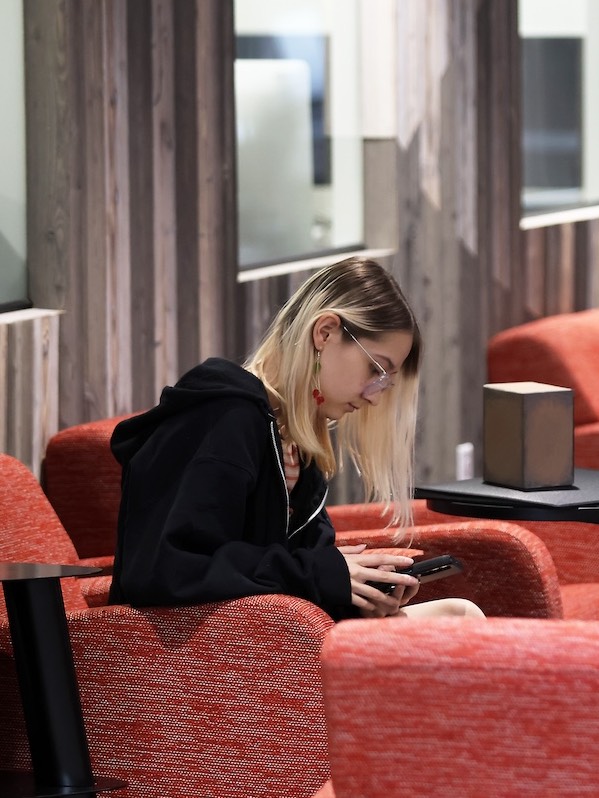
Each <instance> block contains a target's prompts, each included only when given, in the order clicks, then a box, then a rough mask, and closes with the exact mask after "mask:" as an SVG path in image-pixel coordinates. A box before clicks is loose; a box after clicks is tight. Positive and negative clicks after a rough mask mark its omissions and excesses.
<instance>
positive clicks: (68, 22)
mask: <svg viewBox="0 0 599 798" xmlns="http://www.w3.org/2000/svg"><path fill="white" fill-rule="evenodd" d="M25 18H26V60H27V89H26V93H27V114H28V130H27V133H28V170H27V174H28V175H29V176H30V183H29V186H28V188H29V203H28V239H29V255H30V258H29V259H30V264H29V265H30V273H31V286H32V288H31V298H32V300H33V302H34V304H35V305H37V306H42V307H43V306H49V307H55V308H60V309H63V310H65V316H64V319H63V324H62V325H61V343H60V354H61V358H60V363H61V367H60V386H61V408H60V416H61V419H60V420H61V426H66V425H68V424H74V423H79V422H81V421H85V420H89V419H93V418H97V417H102V416H108V415H112V414H115V413H120V412H126V411H128V410H132V409H139V408H141V407H144V406H147V405H148V404H151V403H153V402H154V401H155V400H156V398H157V394H158V391H159V389H160V388H161V387H162V386H163V385H164V384H165V383H167V382H171V381H172V380H174V379H176V377H177V376H178V374H179V373H180V370H181V367H182V366H184V367H186V368H187V367H189V366H190V365H192V364H193V363H195V362H197V360H198V359H199V357H200V351H202V352H205V353H207V351H209V352H210V354H229V355H233V354H234V350H235V351H236V349H237V348H238V338H237V336H236V333H235V329H236V318H237V314H236V311H235V306H236V252H237V246H236V236H235V223H234V216H235V191H234V174H233V172H234V168H233V167H234V160H235V157H234V141H235V130H234V121H233V120H234V116H233V83H232V81H233V51H234V35H233V11H232V0H218V2H213V1H211V2H205V0H201V1H200V0H180V2H177V3H174V2H173V0H152V1H151V2H150V3H148V2H145V0H143V1H142V2H139V0H124V2H122V3H121V2H118V3H114V2H112V0H44V2H40V1H39V0H25ZM190 20H191V21H192V23H193V24H192V25H191V27H189V26H188V24H187V23H188V22H189V21H190ZM182 22H183V24H182ZM182 44H183V45H186V48H183V47H181V45H182ZM224 62H226V63H224ZM175 77H176V79H177V85H175ZM187 85H190V86H191V90H190V91H188V90H187V88H186V87H187ZM182 87H185V88H183V89H182ZM182 109H183V110H182ZM190 118H193V119H194V124H195V130H194V129H193V128H192V127H190V128H188V126H187V125H186V124H185V123H186V122H188V121H189V120H190ZM178 148H180V151H178ZM189 175H191V179H188V177H189ZM191 198H193V200H192V201H191V202H190V204H191V205H192V206H193V205H194V203H195V211H194V212H193V214H187V216H184V217H183V220H182V223H181V224H180V225H179V224H178V212H179V211H180V210H181V209H182V207H183V206H184V203H185V202H186V201H187V202H189V201H190V199H191ZM188 255H191V257H188ZM182 257H185V264H184V266H183V265H182V264H181V259H182ZM189 342H191V343H189Z"/></svg>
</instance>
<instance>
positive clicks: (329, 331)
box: [312, 313, 341, 352]
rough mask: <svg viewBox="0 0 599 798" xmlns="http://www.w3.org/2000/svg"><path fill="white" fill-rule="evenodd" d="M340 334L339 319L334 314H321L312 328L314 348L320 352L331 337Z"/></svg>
mask: <svg viewBox="0 0 599 798" xmlns="http://www.w3.org/2000/svg"><path fill="white" fill-rule="evenodd" d="M340 333H341V319H340V318H339V316H338V315H337V314H336V313H323V315H322V316H320V318H318V319H316V321H315V322H314V327H313V328H312V340H313V341H314V348H315V349H317V350H318V351H319V352H320V350H321V349H322V348H323V346H324V345H325V344H326V342H327V341H328V340H329V338H330V337H331V336H335V335H340Z"/></svg>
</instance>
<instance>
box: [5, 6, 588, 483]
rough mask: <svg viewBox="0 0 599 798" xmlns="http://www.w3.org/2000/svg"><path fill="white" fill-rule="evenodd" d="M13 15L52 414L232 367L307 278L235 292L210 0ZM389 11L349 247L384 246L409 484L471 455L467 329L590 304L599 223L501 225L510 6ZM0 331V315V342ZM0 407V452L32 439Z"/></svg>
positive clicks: (508, 200) (475, 350) (479, 332)
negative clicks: (418, 336)
mask: <svg viewBox="0 0 599 798" xmlns="http://www.w3.org/2000/svg"><path fill="white" fill-rule="evenodd" d="M24 6H25V37H26V42H25V52H26V62H27V63H26V110H27V176H28V178H27V179H28V187H27V188H28V257H29V276H30V288H31V298H32V300H33V302H34V304H35V305H36V306H37V307H46V308H51V309H57V310H61V311H64V315H63V316H62V317H61V323H60V332H59V334H60V344H59V350H58V351H59V370H58V377H57V386H56V396H57V401H58V402H59V424H60V426H66V425H69V424H74V423H79V422H81V421H85V420H89V419H93V418H97V417H101V416H108V415H112V414H115V413H119V412H126V411H129V410H135V409H140V408H142V407H146V406H148V405H150V404H152V403H153V402H154V401H155V400H156V399H157V393H158V391H159V388H160V387H161V386H162V385H163V384H165V383H166V382H169V381H171V380H173V379H175V377H176V376H177V375H178V374H180V373H181V372H182V371H183V370H185V369H187V368H189V367H190V366H192V365H193V364H194V363H196V362H197V361H198V360H200V359H202V358H203V357H205V356H207V355H212V354H222V355H225V356H229V357H232V358H235V359H241V358H242V357H243V356H244V355H245V354H247V353H248V352H249V351H250V350H251V349H252V348H253V347H254V346H255V344H256V342H257V340H258V339H259V337H260V335H261V334H262V333H263V331H264V330H265V328H266V326H267V325H268V323H269V321H270V319H271V317H272V315H273V313H274V312H275V311H276V310H277V309H278V307H280V305H281V304H282V303H283V302H284V301H285V300H286V299H287V297H288V296H289V294H290V293H291V292H292V291H293V290H294V288H295V287H296V286H297V284H298V283H299V282H301V281H302V280H303V279H305V277H306V276H307V274H308V273H309V272H298V273H296V274H292V275H288V276H286V277H281V276H278V277H272V278H270V279H264V280H259V281H258V280H256V281H255V282H243V283H240V284H237V283H236V252H237V228H236V201H235V188H236V187H235V126H234V108H233V57H234V32H233V2H232V0H123V2H114V0H24ZM393 19H394V20H395V21H394V22H393V24H394V25H395V27H394V31H395V38H396V45H397V56H398V61H397V73H396V74H395V75H394V76H393V77H394V79H395V80H396V85H397V101H398V102H397V107H398V113H397V119H398V130H397V136H396V137H395V138H387V139H386V140H381V141H374V140H373V141H367V142H365V161H364V162H365V168H366V175H365V181H366V188H367V197H366V198H365V211H366V231H367V232H366V239H367V243H368V245H370V246H377V247H381V246H384V247H387V246H392V247H395V248H396V251H397V254H396V256H395V257H394V258H392V259H389V260H388V262H387V265H388V267H389V268H390V269H391V270H392V271H393V272H394V274H395V275H396V277H397V278H398V279H399V281H400V283H401V284H402V285H403V286H404V288H405V290H406V292H407V293H408V295H409V296H410V299H411V300H412V303H413V304H414V306H415V310H416V312H417V315H418V317H419V319H420V322H421V325H422V327H423V331H424V335H425V339H426V361H425V368H424V373H423V386H422V402H421V418H420V429H419V449H418V470H417V474H418V478H419V479H421V480H424V479H433V480H434V479H445V478H449V477H451V476H453V473H454V462H453V457H454V450H455V445H456V444H457V443H459V442H461V441H464V440H472V441H473V442H474V443H475V445H476V446H477V449H478V451H479V454H480V428H481V419H482V384H483V383H484V381H485V379H486V370H485V345H486V340H487V338H488V336H489V335H491V334H492V333H493V332H495V331H497V330H499V329H503V328H505V327H509V326H511V325H513V324H517V323H520V322H521V321H525V320H527V319H529V318H536V317H538V316H539V315H545V314H547V313H550V312H557V311H563V310H565V309H581V308H583V307H587V306H596V305H598V304H599V270H598V269H597V263H598V252H599V244H598V241H599V227H598V225H599V222H597V220H593V221H590V222H585V223H576V224H571V225H569V226H566V227H563V228H555V229H553V230H551V229H549V228H547V229H543V230H523V231H520V230H519V216H520V197H519V192H520V110H519V91H520V78H519V69H520V65H519V41H518V33H517V0H505V2H504V1H503V0H502V2H501V3H499V2H496V0H401V2H399V1H398V2H397V3H395V13H394V16H393ZM394 68H395V67H394ZM389 210H391V215H390V216H389V215H387V216H386V218H384V220H383V216H382V212H383V211H387V212H388V211H389ZM56 334H58V332H57V333H56ZM14 340H15V343H14V344H11V343H10V342H9V333H8V330H5V331H1V327H0V353H2V352H7V351H8V349H7V347H8V348H10V346H13V347H14V346H17V348H18V345H17V343H16V338H15V339H14ZM31 340H32V341H33V340H34V339H31ZM38 340H39V336H38ZM31 345H33V343H32V344H31ZM57 357H58V355H57ZM3 362H4V363H5V365H4V366H3V367H1V368H4V373H3V372H2V371H1V370H0V384H1V385H3V386H6V385H7V382H8V379H9V375H8V372H6V368H8V366H7V365H6V363H8V360H7V358H6V357H4V361H3ZM13 362H15V361H14V360H13ZM23 379H25V377H23ZM6 395H7V394H6ZM3 401H4V406H2V405H1V402H2V400H1V399H0V442H1V441H2V440H4V443H5V444H6V442H7V441H8V439H9V438H10V436H13V438H12V439H13V440H14V441H15V442H16V441H17V440H19V441H20V443H19V445H21V446H23V447H24V448H22V449H21V451H23V452H25V450H26V449H27V447H29V450H30V451H33V450H34V448H35V447H34V446H33V443H32V438H33V437H34V436H36V435H37V436H39V435H40V434H41V433H40V432H39V430H37V431H36V430H35V429H34V428H33V426H31V428H30V429H26V427H27V425H26V424H24V423H23V424H20V422H19V423H17V420H16V418H12V417H11V416H10V413H9V410H8V408H7V406H6V401H7V400H6V398H5V399H4V400H3ZM30 412H31V413H33V414H35V412H37V411H36V410H35V408H34V407H33V405H32V406H31V407H30ZM15 436H16V437H15ZM6 445H8V444H6ZM35 446H37V447H38V448H37V449H35V451H39V440H37V442H36V443H35ZM344 491H345V492H344ZM350 493H351V491H349V492H348V490H346V488H345V487H342V488H340V495H341V494H343V495H344V496H348V495H350ZM356 498H359V497H356Z"/></svg>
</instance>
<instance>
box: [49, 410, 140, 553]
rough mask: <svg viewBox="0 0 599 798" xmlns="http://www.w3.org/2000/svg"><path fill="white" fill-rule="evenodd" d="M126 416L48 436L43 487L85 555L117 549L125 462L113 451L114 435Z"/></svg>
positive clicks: (71, 428)
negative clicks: (122, 473) (115, 429)
mask: <svg viewBox="0 0 599 798" xmlns="http://www.w3.org/2000/svg"><path fill="white" fill-rule="evenodd" d="M125 418H129V416H128V415H125V416H115V417H113V418H107V419H102V420H100V421H90V422H89V423H87V424H79V425H77V426H74V427H69V428H67V429H64V430H61V431H60V432H58V433H56V435H54V436H52V438H50V441H49V442H48V446H47V449H46V454H45V458H44V464H43V471H42V482H43V486H44V490H45V491H46V494H47V496H48V498H49V499H50V502H51V504H52V506H53V507H54V509H55V510H56V512H57V514H58V517H59V518H60V520H61V521H62V524H63V526H64V528H65V529H66V530H67V532H68V533H69V536H70V537H71V540H72V541H73V543H74V544H75V548H76V550H77V553H78V555H79V556H80V557H99V556H101V555H114V549H115V543H116V528H117V516H118V510H119V503H120V499H121V467H120V466H119V464H118V463H117V461H116V460H115V459H114V457H113V456H112V453H111V451H110V437H111V435H112V432H113V430H114V428H115V426H116V425H117V424H118V422H119V421H122V420H123V419H125Z"/></svg>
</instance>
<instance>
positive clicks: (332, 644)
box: [322, 618, 599, 798]
mask: <svg viewBox="0 0 599 798" xmlns="http://www.w3.org/2000/svg"><path fill="white" fill-rule="evenodd" d="M322 657H323V681H324V693H325V712H326V717H327V727H328V734H329V756H330V764H331V775H332V783H333V785H334V794H335V796H336V798H389V796H396V795H401V796H406V797H409V796H427V797H428V798H447V796H460V798H483V796H484V798H499V797H501V798H512V797H513V796H518V797H519V798H520V797H521V796H526V797H527V798H532V797H534V798H548V796H562V795H576V796H581V795H588V796H596V795H599V770H598V769H597V746H598V745H599V668H598V667H597V662H599V624H595V623H587V622H584V621H548V620H538V619H506V618H494V619H489V620H486V621H479V620H466V621H465V620H461V619H456V618H443V619H431V620H430V621H428V622H427V623H422V622H418V623H417V622H410V621H405V620H404V621H402V620H398V619H383V620H375V621H360V622H355V621H344V622H342V623H340V624H337V625H336V627H335V628H333V629H332V630H331V631H330V633H329V634H328V635H327V639H326V641H325V644H324V646H323V651H322Z"/></svg>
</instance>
